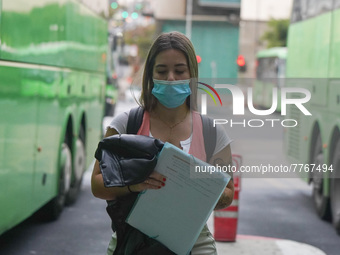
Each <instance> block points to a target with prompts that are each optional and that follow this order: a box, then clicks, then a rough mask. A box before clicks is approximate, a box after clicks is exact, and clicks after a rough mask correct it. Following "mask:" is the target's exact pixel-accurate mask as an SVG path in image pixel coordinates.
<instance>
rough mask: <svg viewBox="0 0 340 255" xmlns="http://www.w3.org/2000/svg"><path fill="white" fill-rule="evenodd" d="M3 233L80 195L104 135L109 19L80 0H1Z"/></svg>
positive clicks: (0, 218)
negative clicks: (83, 181)
mask: <svg viewBox="0 0 340 255" xmlns="http://www.w3.org/2000/svg"><path fill="white" fill-rule="evenodd" d="M0 39H1V40H0V139H1V142H0V204H1V209H0V234H2V233H3V232H5V231H6V230H8V229H10V228H12V227H13V226H15V225H17V224H18V223H20V222H21V221H23V220H24V219H26V218H28V217H29V216H30V215H32V214H33V213H35V212H36V211H38V210H39V209H41V212H43V214H41V215H44V217H46V219H56V218H57V217H58V216H59V214H60V213H61V211H62V209H63V206H64V205H65V204H71V203H72V202H74V201H75V199H76V197H77V194H78V192H79V189H80V184H81V181H82V176H83V172H84V169H86V167H87V166H88V165H89V164H90V163H91V162H92V159H93V153H94V149H95V148H96V145H97V143H98V140H99V139H100V138H101V136H102V131H101V130H102V128H101V125H102V124H101V123H102V118H103V114H104V104H105V84H106V72H105V66H106V52H107V47H108V40H107V22H106V20H105V19H103V18H101V17H99V16H98V15H97V14H96V13H94V12H93V11H91V10H90V9H88V8H87V7H86V6H85V5H83V4H81V3H80V1H75V0H31V1H25V2H23V1H19V0H0Z"/></svg>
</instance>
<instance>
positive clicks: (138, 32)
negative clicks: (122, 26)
mask: <svg viewBox="0 0 340 255" xmlns="http://www.w3.org/2000/svg"><path fill="white" fill-rule="evenodd" d="M154 36H155V26H154V25H150V26H147V27H137V28H136V29H134V30H130V31H126V33H125V36H124V37H125V43H126V44H136V45H137V46H138V55H139V57H140V60H141V62H144V60H145V59H146V56H147V54H148V51H149V48H150V46H151V44H152V41H153V40H154V39H155V38H154Z"/></svg>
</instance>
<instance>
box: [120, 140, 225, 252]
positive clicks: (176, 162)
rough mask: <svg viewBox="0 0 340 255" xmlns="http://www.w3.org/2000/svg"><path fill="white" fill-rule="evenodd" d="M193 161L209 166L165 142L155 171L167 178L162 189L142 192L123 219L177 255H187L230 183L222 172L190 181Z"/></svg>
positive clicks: (200, 174) (198, 175)
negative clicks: (125, 218) (126, 216)
mask: <svg viewBox="0 0 340 255" xmlns="http://www.w3.org/2000/svg"><path fill="white" fill-rule="evenodd" d="M194 162H195V165H199V166H209V165H208V164H207V163H205V162H203V161H200V160H198V159H194V158H193V156H191V155H189V154H187V153H184V152H183V151H181V150H180V149H178V148H177V147H175V146H173V145H171V144H169V143H166V144H165V145H164V148H163V150H162V151H161V153H160V155H159V159H158V162H157V165H156V168H155V170H156V171H157V172H160V173H162V174H163V175H165V176H166V177H167V180H166V185H165V187H162V188H161V189H159V190H147V191H146V192H145V193H142V194H141V195H140V196H139V197H138V200H137V201H136V203H135V205H134V207H133V209H132V210H131V212H130V215H129V216H128V218H127V220H126V221H127V223H129V224H130V225H131V226H133V227H135V228H137V229H139V230H140V231H142V232H143V233H145V234H146V235H148V236H150V237H152V238H155V239H156V240H158V241H159V242H161V243H163V244H164V245H165V246H167V247H168V248H169V249H170V250H172V251H173V252H175V253H176V254H179V255H186V254H188V252H190V250H191V249H192V247H193V245H194V244H195V242H196V240H197V238H198V236H199V234H200V232H201V230H202V228H203V226H204V224H205V223H206V221H207V220H208V217H209V215H210V214H211V212H212V210H213V209H214V207H215V205H216V203H217V201H218V199H219V197H220V196H221V194H222V192H223V190H224V188H225V186H226V185H227V183H228V181H229V180H230V176H229V175H228V174H224V173H214V174H209V173H199V174H197V173H196V175H195V177H199V178H193V177H192V175H190V169H191V170H192V171H194V169H195V165H193V163H194ZM190 167H191V168H190Z"/></svg>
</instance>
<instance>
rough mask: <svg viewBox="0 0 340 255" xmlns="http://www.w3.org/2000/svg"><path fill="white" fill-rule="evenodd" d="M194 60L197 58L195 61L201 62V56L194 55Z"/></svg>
mask: <svg viewBox="0 0 340 255" xmlns="http://www.w3.org/2000/svg"><path fill="white" fill-rule="evenodd" d="M196 60H197V63H198V64H199V63H201V61H202V58H201V56H199V55H196Z"/></svg>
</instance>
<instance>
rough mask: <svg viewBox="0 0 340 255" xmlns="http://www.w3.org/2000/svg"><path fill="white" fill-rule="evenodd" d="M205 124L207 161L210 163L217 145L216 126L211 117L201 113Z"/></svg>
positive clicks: (204, 136) (204, 135) (203, 124)
mask: <svg viewBox="0 0 340 255" xmlns="http://www.w3.org/2000/svg"><path fill="white" fill-rule="evenodd" d="M201 118H202V126H203V138H204V147H205V153H206V155H207V162H208V163H209V161H210V159H211V157H212V156H213V153H214V150H215V147H216V136H217V135H216V127H214V122H213V120H212V119H211V118H209V117H207V116H205V115H201Z"/></svg>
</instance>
